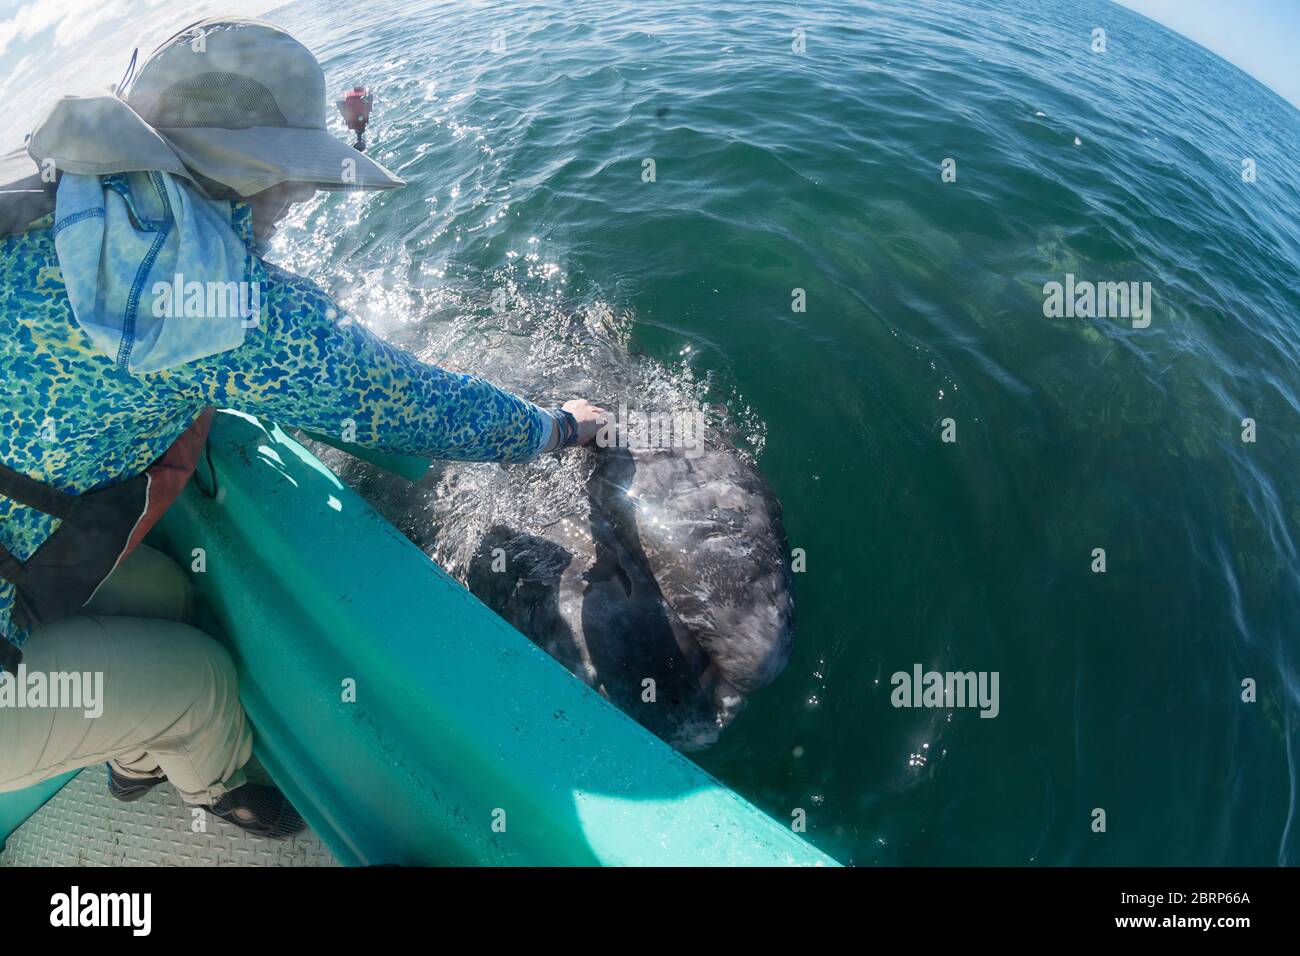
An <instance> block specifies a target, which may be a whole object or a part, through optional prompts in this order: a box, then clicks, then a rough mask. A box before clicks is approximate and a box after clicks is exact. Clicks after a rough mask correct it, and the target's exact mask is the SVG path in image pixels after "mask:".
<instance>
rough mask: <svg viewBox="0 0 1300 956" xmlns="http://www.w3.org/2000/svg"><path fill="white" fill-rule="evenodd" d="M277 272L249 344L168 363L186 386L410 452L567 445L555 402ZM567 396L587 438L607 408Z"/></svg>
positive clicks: (474, 452) (514, 456) (522, 456)
mask: <svg viewBox="0 0 1300 956" xmlns="http://www.w3.org/2000/svg"><path fill="white" fill-rule="evenodd" d="M266 271H267V282H266V283H265V284H264V285H263V287H262V300H263V302H264V304H265V305H266V309H265V312H266V314H265V315H264V317H263V319H262V322H261V324H260V326H259V327H257V328H250V329H248V331H247V333H246V337H245V340H244V344H243V345H242V346H240V347H239V348H237V349H234V350H232V351H229V352H223V353H221V354H219V355H214V356H211V357H209V358H206V359H202V360H199V361H197V362H191V363H189V364H188V365H184V366H181V367H179V368H176V369H173V370H171V371H170V372H166V373H163V374H164V375H166V376H167V377H168V379H169V380H170V382H171V384H172V385H173V386H174V387H175V388H177V389H178V390H179V391H180V393H181V394H182V395H183V396H184V397H186V398H188V399H191V400H193V401H194V402H195V403H196V404H210V405H218V406H221V407H226V408H233V409H236V410H239V411H243V412H247V413H249V414H255V415H263V416H266V417H267V418H270V419H272V420H274V421H276V422H277V423H279V424H280V425H282V426H285V427H295V428H304V429H311V430H313V431H318V432H322V433H324V434H327V435H333V436H336V437H347V438H348V439H349V440H350V441H353V442H355V443H356V444H358V445H362V446H365V447H369V448H376V449H379V450H382V451H387V452H396V453H399V454H405V455H417V456H421V457H430V458H444V459H456V460H462V461H500V462H519V461H527V460H529V459H531V458H534V457H536V456H537V455H538V454H540V453H541V452H543V451H546V450H548V449H549V448H552V447H554V446H555V444H556V442H557V440H558V438H559V435H560V432H561V430H562V428H561V425H559V424H557V422H556V421H555V418H554V416H553V415H552V413H551V412H550V411H547V410H546V409H543V408H540V407H539V406H537V405H535V404H533V403H532V402H530V401H527V400H525V399H523V398H520V397H519V396H517V395H513V394H511V393H510V392H507V391H504V390H502V389H500V388H497V387H496V386H495V385H492V384H491V383H489V382H486V381H484V380H483V379H481V378H478V377H477V376H473V375H462V374H460V373H457V372H449V371H447V370H445V369H441V368H438V367H437V366H434V365H427V364H425V363H423V362H420V361H419V360H418V359H416V358H415V357H414V356H413V355H411V354H410V353H408V352H405V351H403V350H401V349H399V348H396V347H395V346H392V345H389V344H388V343H386V342H384V341H383V340H382V339H380V338H378V337H377V336H375V335H374V334H373V333H371V332H370V331H368V330H367V329H365V328H364V327H363V326H361V325H360V324H358V323H356V322H344V323H342V324H341V323H340V312H339V310H338V307H337V306H336V305H335V304H334V302H333V301H332V300H331V299H330V298H329V296H327V295H326V294H325V293H324V292H322V291H321V289H320V288H319V287H318V286H316V284H315V283H313V282H311V281H310V280H308V279H303V278H301V277H299V276H295V275H292V274H290V273H287V272H285V271H284V270H282V269H279V268H277V267H275V266H271V265H267V267H266ZM190 321H238V320H237V319H205V320H190ZM566 405H567V407H568V408H569V409H570V410H571V411H575V417H577V418H578V425H579V428H578V432H579V441H583V440H589V439H590V437H591V436H592V435H594V433H595V430H596V428H597V426H598V423H597V421H596V416H597V413H598V412H599V410H598V409H595V408H594V406H591V405H589V404H588V403H586V402H584V401H576V402H569V403H566Z"/></svg>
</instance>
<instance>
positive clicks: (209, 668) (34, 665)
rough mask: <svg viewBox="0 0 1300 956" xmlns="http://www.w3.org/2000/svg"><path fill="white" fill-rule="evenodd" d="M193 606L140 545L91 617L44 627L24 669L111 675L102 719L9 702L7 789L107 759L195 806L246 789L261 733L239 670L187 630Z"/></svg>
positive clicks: (0, 756) (0, 750)
mask: <svg viewBox="0 0 1300 956" xmlns="http://www.w3.org/2000/svg"><path fill="white" fill-rule="evenodd" d="M189 604H190V587H189V582H188V581H187V580H186V577H185V573H184V572H183V571H182V570H181V569H180V568H179V567H178V566H177V565H176V564H175V563H174V562H173V561H172V560H171V559H170V558H168V557H166V556H165V555H163V554H161V553H159V552H157V551H154V550H153V549H151V548H146V547H141V548H138V549H137V550H136V551H134V552H132V554H131V556H130V557H129V558H127V559H126V560H125V561H123V562H122V564H121V565H119V567H118V568H117V570H116V571H114V572H113V574H112V575H111V576H110V577H109V578H108V580H106V581H105V582H104V583H103V585H101V586H100V589H99V591H97V592H96V594H95V596H94V597H93V598H92V599H91V601H90V602H89V603H88V604H87V605H86V606H85V608H83V610H82V613H81V614H79V615H78V616H77V617H73V618H68V619H67V620H63V621H59V622H57V623H55V624H50V625H47V626H45V627H41V628H38V629H37V630H36V631H34V632H33V633H32V635H31V637H30V638H29V639H28V641H27V644H26V645H25V646H24V648H23V664H24V665H25V666H26V673H27V674H28V675H31V674H33V673H39V674H45V675H51V674H58V673H72V672H76V673H79V674H82V675H96V674H99V675H102V684H101V687H102V691H101V693H100V697H101V698H102V699H101V701H100V702H99V703H100V704H101V705H102V713H101V714H100V715H99V716H87V715H86V713H87V711H86V708H85V707H84V706H76V707H66V706H65V707H56V706H49V704H52V703H55V701H49V702H48V703H47V704H46V705H45V706H36V707H30V706H28V707H14V706H2V705H0V792H4V791H7V790H20V789H22V788H23V787H28V786H31V785H32V784H34V783H38V782H40V781H41V780H45V779H47V778H49V777H53V776H56V775H58V774H61V773H64V772H65V771H68V770H74V769H76V768H78V767H86V766H89V765H91V764H95V763H102V762H104V761H111V762H112V764H113V767H114V769H115V770H116V771H117V772H118V773H120V774H121V775H122V776H124V777H130V778H143V777H149V776H154V775H156V774H158V773H159V772H161V773H165V774H166V775H167V778H168V780H170V781H171V783H172V784H173V785H174V786H175V787H176V789H177V790H179V791H180V794H181V796H182V797H183V798H184V799H185V801H186V802H187V803H193V804H210V803H212V802H214V801H215V800H217V799H218V798H219V797H220V796H221V795H222V794H224V793H225V792H226V791H227V790H233V789H234V788H236V787H238V786H240V785H242V784H243V783H244V775H243V771H242V769H241V768H242V767H243V766H244V764H245V763H247V762H248V759H249V757H250V755H251V754H252V748H253V737H252V731H251V730H250V728H249V726H248V721H247V719H246V718H245V716H244V708H243V707H242V706H241V705H240V703H239V687H238V683H237V681H236V678H235V668H234V664H233V663H232V662H231V660H230V655H229V654H227V653H226V650H225V648H223V647H222V646H221V645H219V644H218V643H217V642H216V641H214V640H213V639H212V638H210V637H209V636H208V635H206V634H204V633H203V632H202V631H199V630H196V629H195V628H193V627H191V626H190V625H188V624H185V623H182V621H183V620H185V619H186V618H187V617H188V616H189ZM4 679H6V678H3V677H0V680H4ZM28 683H29V684H30V680H29V682H28ZM88 686H89V685H88ZM2 701H3V698H0V702H2ZM96 709H99V708H98V707H97V708H96Z"/></svg>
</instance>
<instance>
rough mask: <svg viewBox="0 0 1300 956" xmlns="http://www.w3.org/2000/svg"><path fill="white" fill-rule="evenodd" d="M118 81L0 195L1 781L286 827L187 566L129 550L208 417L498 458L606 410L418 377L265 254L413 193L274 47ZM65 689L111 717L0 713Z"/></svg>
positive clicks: (313, 78)
mask: <svg viewBox="0 0 1300 956" xmlns="http://www.w3.org/2000/svg"><path fill="white" fill-rule="evenodd" d="M132 65H133V66H134V57H133V58H132ZM132 73H133V70H132V69H131V68H128V77H127V80H126V81H124V83H122V84H119V85H118V87H117V88H116V90H115V92H114V94H113V95H102V96H91V97H65V98H63V99H61V100H59V101H58V102H56V103H55V104H54V105H53V107H52V108H51V109H50V111H49V112H48V113H47V114H46V115H45V117H44V118H43V120H42V121H41V123H40V124H39V125H38V126H37V128H36V129H35V130H34V131H33V133H32V135H31V137H30V139H29V141H28V144H27V149H26V153H25V155H23V156H22V157H21V158H22V161H23V163H24V164H25V166H26V167H27V169H28V170H30V168H31V163H32V161H35V163H36V164H37V172H35V173H32V174H30V175H28V176H27V178H26V179H24V180H22V181H21V182H18V183H16V184H11V185H10V186H8V187H4V188H3V189H0V192H2V193H3V194H2V195H0V237H2V238H0V275H2V276H3V285H2V286H0V412H2V413H3V423H2V425H0V791H11V790H17V789H20V788H24V787H28V786H30V785H32V784H34V783H37V782H39V781H41V780H45V779H47V778H50V777H53V776H55V775H57V774H61V773H64V772H66V771H69V770H73V769H76V768H79V767H85V766H88V765H91V764H95V763H100V762H107V764H108V769H109V786H110V789H111V791H112V792H113V794H114V795H115V796H117V797H120V798H121V799H124V800H131V799H135V798H137V797H139V796H141V795H142V794H143V793H145V792H146V791H148V790H149V789H150V788H152V787H153V786H155V785H157V784H158V783H159V782H161V781H162V780H168V781H170V783H171V784H172V785H173V786H174V787H175V788H176V789H177V790H178V791H179V792H180V794H181V796H182V798H183V799H184V800H185V801H186V802H187V803H190V804H193V805H198V806H205V807H208V808H209V809H210V810H211V812H213V813H214V814H216V815H217V816H219V817H221V818H223V819H225V820H227V821H229V822H231V823H234V824H235V825H237V826H240V827H243V828H244V829H246V830H250V831H252V832H254V833H258V834H263V835H267V836H273V837H276V836H286V835H289V834H291V833H293V832H296V831H297V830H299V829H301V827H302V825H303V824H302V821H301V818H300V817H298V815H297V813H296V812H295V811H294V809H293V807H291V806H290V805H289V803H288V801H287V800H286V799H285V798H284V796H283V795H282V794H281V793H280V792H279V790H277V789H276V788H274V787H268V786H262V785H259V784H255V783H250V782H247V781H246V779H245V777H244V774H243V769H242V768H243V767H244V765H245V764H246V763H247V761H248V760H249V758H250V755H251V751H252V731H251V729H250V727H249V723H248V720H247V718H246V716H245V714H244V710H243V708H242V706H241V705H240V702H239V696H238V684H237V680H236V674H235V669H234V666H233V664H232V661H231V658H230V656H229V655H228V654H227V652H226V651H225V650H224V649H223V648H222V646H221V645H220V644H218V643H217V642H216V641H215V640H213V639H212V638H211V637H209V636H208V635H206V634H204V633H202V632H200V631H199V630H197V629H195V628H194V627H192V626H190V625H189V624H187V623H185V622H186V619H187V617H188V616H189V613H190V603H191V599H190V585H189V582H188V579H187V576H186V573H185V572H184V571H182V570H181V568H180V567H179V566H178V565H176V564H175V563H174V562H173V561H172V560H171V559H170V558H167V557H165V556H164V555H162V554H161V553H159V552H157V551H154V550H151V549H149V548H148V547H146V546H143V545H142V544H141V539H142V538H143V537H144V534H145V532H146V531H147V530H148V528H149V527H150V526H151V525H152V524H153V523H154V522H155V521H157V519H158V517H159V516H160V514H161V512H162V510H163V509H165V507H166V506H167V504H168V503H170V502H171V501H172V500H173V499H174V498H175V497H176V495H177V494H178V493H179V491H180V488H181V486H182V485H183V484H184V483H185V482H186V481H187V480H188V479H189V477H190V475H191V473H192V472H193V470H194V465H195V462H196V460H197V455H198V454H199V452H200V451H201V449H202V447H203V443H204V440H205V437H206V429H207V425H208V422H209V420H210V417H211V412H210V408H211V407H224V408H231V409H236V410H240V411H243V412H247V413H250V414H256V415H260V416H265V417H267V418H269V419H272V420H274V421H277V422H279V423H280V424H281V425H284V426H289V427H298V428H303V429H308V430H311V431H314V432H318V433H322V434H326V435H333V436H337V437H340V438H345V439H346V440H347V441H349V442H351V443H354V444H357V445H360V446H365V447H369V448H373V449H378V450H382V451H386V452H394V453H400V454H407V455H419V456H425V457H435V458H448V459H461V460H469V461H496V462H523V461H528V460H530V459H532V458H535V457H537V456H538V455H540V454H542V453H544V452H548V451H553V450H559V449H562V448H565V447H567V446H570V445H574V444H585V443H587V442H589V441H591V439H592V438H593V437H594V435H595V433H596V431H597V430H598V428H599V427H600V426H601V425H602V424H603V422H602V416H603V412H602V411H601V410H600V409H598V408H596V407H595V406H593V405H591V404H589V403H588V402H586V401H583V400H581V399H575V400H574V401H571V402H568V403H566V404H565V405H564V406H563V408H558V409H544V408H541V407H538V406H537V405H535V404H533V403H532V402H530V401H527V400H526V399H524V398H521V397H518V396H516V395H513V394H510V393H508V392H506V391H503V390H501V389H499V388H497V387H495V386H493V385H491V384H490V383H488V382H485V381H483V380H481V379H479V378H477V377H474V376H471V375H462V374H456V373H452V372H449V371H445V370H443V369H440V368H437V367H435V366H431V365H427V364H424V363H421V362H420V361H418V360H417V359H415V358H414V357H413V356H411V355H410V354H408V353H406V352H404V351H402V350H400V349H398V348H395V347H393V346H392V345H389V344H387V343H385V342H383V341H382V340H380V339H378V338H376V337H375V336H374V335H372V334H371V333H370V332H368V331H367V330H366V329H365V328H364V327H363V326H361V325H360V324H357V323H354V322H349V321H347V320H346V319H345V317H344V316H343V315H342V314H341V310H340V309H339V308H338V306H337V305H336V304H335V303H334V302H333V301H332V300H331V299H330V297H329V296H328V295H326V294H325V293H324V292H323V291H321V289H320V288H319V287H317V286H316V284H315V283H313V282H311V281H310V280H308V279H305V278H302V277H300V276H296V275H292V274H290V273H288V272H286V271H284V270H282V269H280V268H277V267H276V266H275V265H273V264H271V263H268V262H266V261H264V259H263V258H262V257H263V255H264V253H265V250H266V246H267V242H268V240H269V238H270V236H271V235H272V233H273V232H274V230H275V223H276V222H277V221H279V220H280V219H281V218H283V216H284V215H285V214H286V213H287V212H288V210H289V209H290V208H291V207H292V205H293V204H294V203H297V202H301V201H303V200H305V199H307V198H309V197H310V196H312V195H313V194H314V193H315V192H316V190H318V189H393V188H396V187H398V186H402V185H404V184H403V182H402V180H401V179H399V178H398V177H397V176H396V175H394V174H393V173H391V172H390V171H388V170H387V169H385V168H384V167H383V166H381V165H379V164H378V163H376V162H375V161H374V160H372V159H370V158H369V157H368V156H366V155H364V154H362V153H361V152H358V151H357V150H354V149H352V148H350V147H349V146H348V145H347V144H345V143H344V142H342V141H340V140H338V139H336V138H334V137H333V136H331V135H330V134H329V133H328V132H327V130H326V125H325V103H326V96H325V81H324V75H323V73H322V71H321V68H320V65H319V64H318V63H317V61H316V59H315V57H314V56H313V55H312V54H311V52H310V51H309V50H308V49H307V48H306V47H304V46H303V45H302V44H301V43H299V42H298V41H297V40H295V39H294V38H293V37H292V36H290V35H289V34H288V33H286V32H284V31H283V30H281V29H279V28H277V27H275V26H272V25H270V24H268V23H265V22H261V21H257V20H208V21H203V22H200V23H198V24H195V25H193V26H190V27H188V28H186V29H185V30H183V31H181V32H180V33H177V34H176V35H175V36H173V37H172V38H171V39H169V40H167V41H166V42H165V43H163V44H162V45H161V46H160V47H159V48H158V49H157V50H156V51H155V52H154V53H153V54H152V55H151V56H150V57H149V58H148V60H147V61H146V62H145V63H144V64H143V66H142V67H141V68H140V70H139V72H138V74H137V75H134V76H132V75H131V74H132ZM0 181H3V182H8V181H9V179H8V178H6V179H3V180H0ZM214 290H215V294H213V293H214ZM220 548H221V543H220V542H219V541H213V542H210V543H209V544H208V549H209V550H210V551H211V552H212V557H213V559H218V556H219V553H220ZM70 673H75V674H84V675H102V695H103V700H102V701H101V702H100V705H99V706H98V708H97V709H98V710H100V711H101V712H102V713H101V714H100V715H99V716H93V710H86V709H85V708H69V707H58V706H49V704H50V703H57V702H56V701H47V702H46V705H45V706H30V705H29V706H4V704H5V701H6V700H7V699H8V700H10V701H13V700H17V699H19V698H20V697H21V696H22V692H23V691H24V690H25V689H26V688H27V686H28V684H27V682H29V681H32V680H34V678H33V676H32V675H42V676H43V677H46V678H48V677H49V676H50V675H59V674H70ZM6 684H7V685H8V686H7V687H6V686H5V685H6ZM6 691H7V692H8V696H6Z"/></svg>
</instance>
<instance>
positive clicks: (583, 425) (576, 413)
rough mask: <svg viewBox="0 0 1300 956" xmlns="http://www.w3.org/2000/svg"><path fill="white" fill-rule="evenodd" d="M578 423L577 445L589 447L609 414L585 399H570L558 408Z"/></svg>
mask: <svg viewBox="0 0 1300 956" xmlns="http://www.w3.org/2000/svg"><path fill="white" fill-rule="evenodd" d="M560 407H561V408H563V409H564V410H565V411H566V412H568V413H569V414H570V415H572V416H573V417H574V419H575V420H576V421H577V423H578V444H579V445H589V444H591V442H592V440H593V439H594V438H595V437H596V433H597V432H598V431H600V430H601V428H603V427H604V425H605V422H607V421H608V420H609V412H607V411H605V409H603V408H600V407H599V406H596V405H593V404H591V402H589V401H587V400H586V399H585V398H571V399H569V400H568V401H567V402H565V403H564V404H563V405H561V406H560Z"/></svg>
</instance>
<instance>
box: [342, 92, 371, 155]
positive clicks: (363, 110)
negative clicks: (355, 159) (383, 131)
mask: <svg viewBox="0 0 1300 956" xmlns="http://www.w3.org/2000/svg"><path fill="white" fill-rule="evenodd" d="M373 102H374V96H373V94H371V92H370V91H369V90H368V89H366V88H365V87H364V86H354V87H352V89H350V90H348V91H347V92H346V93H344V94H343V99H341V100H339V101H338V107H339V112H340V113H342V114H343V121H344V122H345V123H347V124H348V129H350V130H352V132H354V133H356V134H357V141H356V142H355V143H353V144H352V148H353V149H356V150H358V151H359V152H362V153H364V152H365V151H366V124H367V123H369V122H370V107H371V104H372V103H373Z"/></svg>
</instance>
